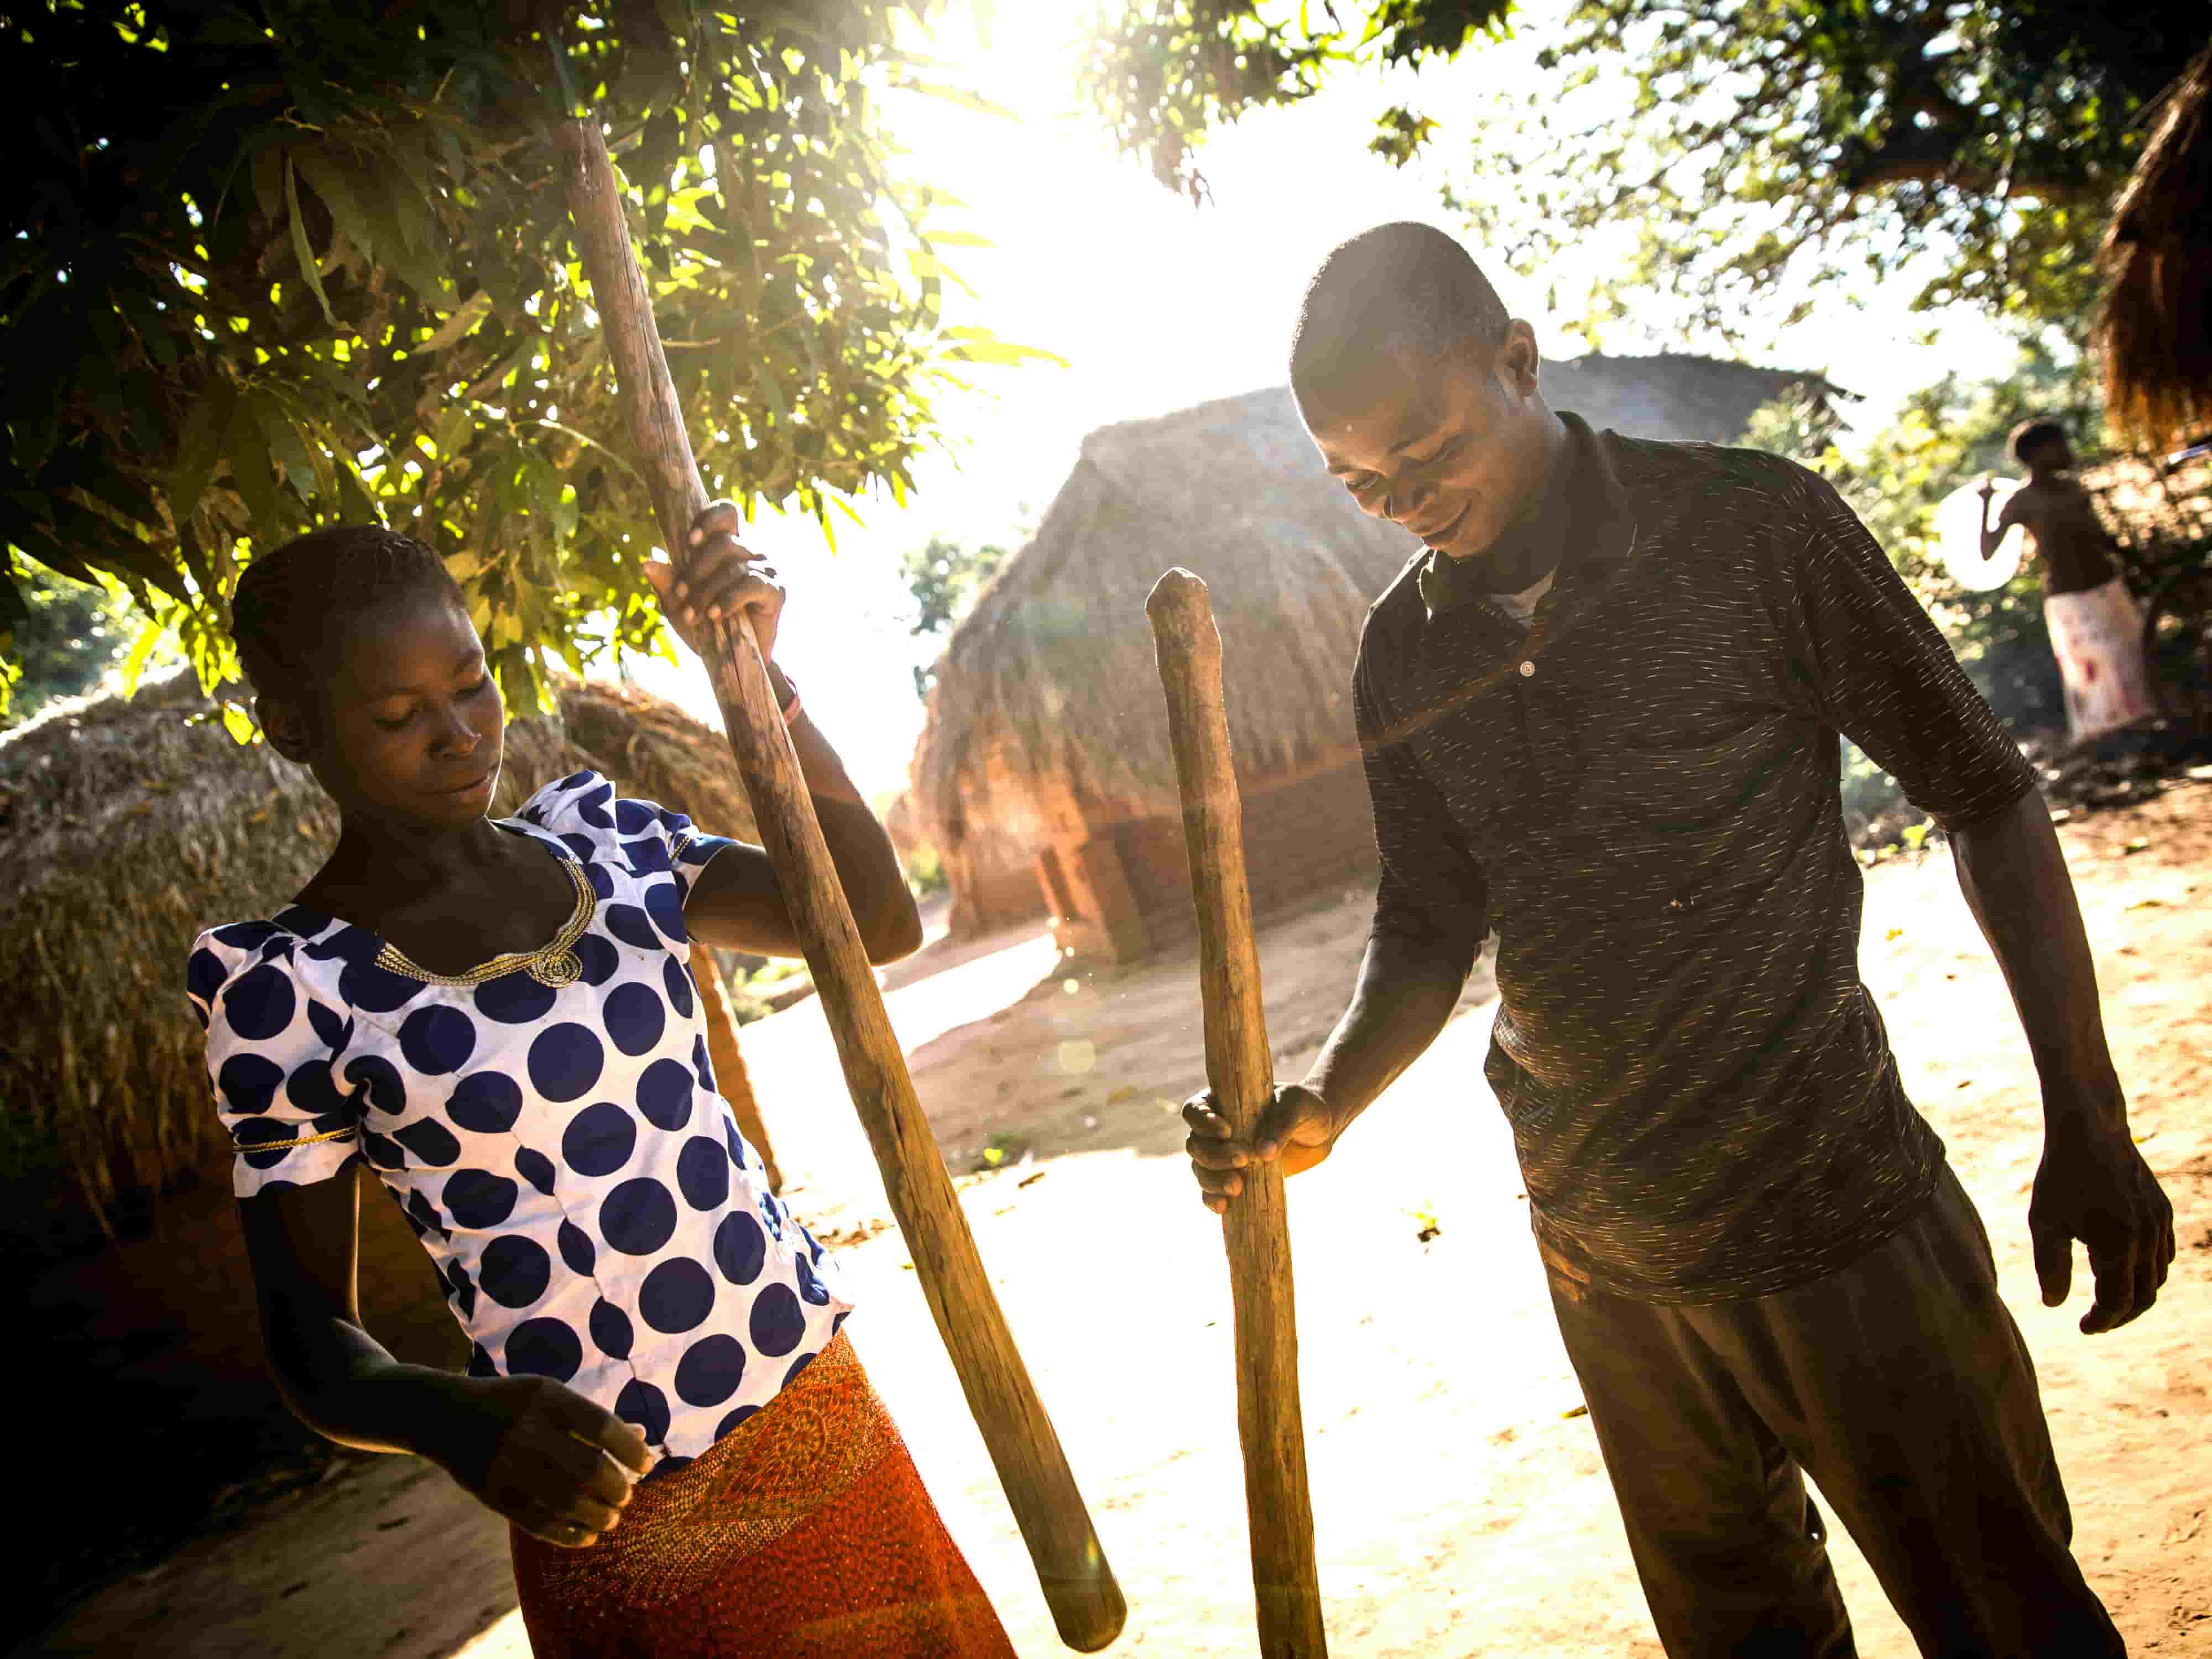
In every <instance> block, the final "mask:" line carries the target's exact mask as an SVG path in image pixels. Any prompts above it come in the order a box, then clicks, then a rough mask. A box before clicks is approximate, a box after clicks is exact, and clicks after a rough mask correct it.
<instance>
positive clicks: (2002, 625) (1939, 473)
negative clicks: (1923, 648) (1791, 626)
mask: <svg viewBox="0 0 2212 1659" xmlns="http://www.w3.org/2000/svg"><path fill="white" fill-rule="evenodd" d="M2031 416H2033V417H2034V418H2037V419H2042V420H2054V421H2057V422H2058V423H2059V424H2060V425H2062V426H2063V427H2064V428H2066V429H2067V431H2068V433H2069V435H2070V436H2071V437H2072V439H2073V441H2074V443H2075V447H2076V448H2077V449H2078V450H2079V451H2081V453H2086V454H2093V453H2096V452H2098V451H2100V449H2102V448H2103V447H2105V442H2106V428H2105V425H2104V419H2103V416H2102V414H2101V412H2100V406H2099V401H2098V395H2097V390H2096V386H2095V384H2094V380H2093V376H2092V373H2091V370H2090V368H2088V366H2087V365H2086V364H2084V363H2082V362H2079V361H2075V362H2069V363H2060V362H2057V361H2055V360H2054V359H2053V358H2052V356H2051V355H2050V353H2049V352H2048V351H2047V350H2045V349H2042V348H2041V347H2040V346H2038V345H2033V344H2031V345H2030V346H2028V347H2027V348H2026V349H2024V350H2023V351H2022V354H2021V358H2020V361H2019V362H2018V363H2017V364H2016V365H2015V368H2014V370H2013V372H2012V373H2011V374H2008V375H2007V376H2005V377H2004V378H2002V379H2001V380H1987V381H1966V380H1960V379H1959V378H1958V377H1956V376H1946V377H1945V378H1944V379H1942V380H1939V381H1937V382H1936V384H1935V385H1933V386H1926V387H1923V388H1922V389H1921V390H1920V391H1918V392H1914V393H1912V394H1911V396H1910V397H1908V398H1906V399H1905V403H1904V405H1903V407H1902V408H1900V409H1899V411H1898V413H1897V415H1896V416H1895V417H1894V418H1893V420H1892V421H1891V422H1889V424H1888V425H1887V426H1885V427H1884V428H1882V429H1881V431H1879V432H1877V433H1875V435H1873V437H1872V438H1871V439H1869V441H1867V442H1866V444H1865V445H1864V447H1863V448H1862V449H1859V450H1858V451H1857V453H1854V454H1852V455H1850V456H1846V455H1845V454H1844V452H1843V451H1842V450H1840V449H1838V447H1836V446H1835V444H1834V443H1833V442H1832V441H1823V440H1813V441H1808V435H1807V434H1806V432H1805V431H1804V429H1803V421H1802V416H1800V414H1799V413H1798V412H1797V410H1796V409H1795V408H1793V407H1792V406H1790V405H1787V404H1778V405H1770V406H1769V407H1768V408H1767V409H1765V410H1761V411H1760V412H1759V415H1758V416H1755V417H1754V418H1753V422H1752V427H1751V429H1750V431H1749V432H1748V433H1747V435H1746V438H1745V441H1746V442H1747V443H1749V444H1751V445H1753V447H1758V448H1761V449H1771V450H1774V451H1777V452H1778V453H1784V454H1789V455H1793V456H1795V457H1796V458H1797V459H1800V460H1802V461H1804V462H1806V463H1807V464H1808V465H1811V466H1813V467H1814V469H1815V470H1816V471H1820V472H1821V473H1822V474H1823V475H1824V476H1825V477H1827V478H1828V479H1829V480H1830V481H1831V482H1832V483H1834V484H1835V485H1836V487H1837V489H1838V491H1839V492H1840V493H1841V494H1842V495H1843V496H1844V500H1845V501H1848V502H1849V503H1850V507H1851V509H1852V510H1853V511H1854V512H1856V513H1857V514H1858V515H1859V517H1860V518H1861V519H1862V520H1863V521H1864V522H1865V524H1866V526H1867V527H1868V528H1869V530H1870V531H1872V532H1874V536H1875V540H1876V541H1878V542H1880V543H1881V545H1882V547H1883V548H1884V549H1885V550H1887V552H1888V554H1889V556H1890V560H1891V562H1893V564H1895V565H1896V567H1897V569H1898V574H1899V575H1901V576H1903V577H1904V579H1905V585H1906V586H1908V587H1910V588H1911V590H1912V592H1913V595H1914V597H1915V598H1917V599H1918V600H1919V601H1920V603H1921V604H1922V605H1923V606H1924V607H1925V608H1926V610H1927V611H1928V612H1929V615H1930V616H1931V617H1934V618H1935V620H1936V623H1937V625H1938V626H1940V627H1941V628H1942V629H1943V632H1944V635H1945V637H1947V638H1948V640H1949V641H1951V645H1952V648H1953V649H1954V651H1956V652H1957V653H1958V655H1959V660H1960V663H1961V664H1962V665H1964V666H1965V668H1966V671H1967V673H1968V675H1969V676H1971V677H1972V678H1973V680H1974V682H1975V684H1976V685H1977V686H1978V688H1979V689H1980V690H1981V692H1982V694H1983V695H1984V696H1986V697H1987V698H1988V699H1989V700H1990V703H1991V705H1992V706H1993V707H1994V708H1996V710H1997V712H1998V713H1999V714H2002V715H2003V716H2004V717H2005V718H2006V719H2007V720H2010V721H2012V722H2013V723H2014V724H2015V725H2016V726H2025V727H2033V726H2039V725H2047V724H2050V723H2051V722H2054V721H2057V720H2062V719H2063V717H2064V706H2063V702H2061V701H2060V698H2059V689H2058V678H2057V669H2056V666H2055V665H2054V662H2053V660H2052V658H2051V638H2050V634H2049V632H2048V630H2047V629H2045V626H2044V621H2043V581H2042V572H2041V570H2040V568H2039V566H2038V565H2037V564H2036V562H2034V561H2033V559H2030V560H2027V561H2026V562H2023V564H2022V566H2021V571H2020V574H2018V575H2016V576H2015V577H2014V578H2013V580H2011V581H2009V582H2008V583H2007V584H2005V586H2002V587H1999V588H1993V589H1990V590H1987V591H1983V592H1977V591H1973V590H1971V589H1966V588H1961V587H1960V586H1958V585H1957V584H1956V583H1955V582H1954V581H1953V580H1951V578H1950V576H1949V574H1948V573H1947V572H1946V571H1945V569H1944V568H1943V565H1942V561H1941V559H1940V557H1939V556H1938V551H1937V549H1936V544H1935V541H1934V513H1935V510H1936V505H1937V503H1939V502H1940V501H1942V500H1943V498H1944V497H1945V496H1947V495H1950V494H1951V493H1952V491H1954V490H1955V489H1959V488H1960V487H1961V486H1962V485H1965V484H1968V483H1973V482H1974V481H1975V480H1977V479H1978V478H1981V477H1984V475H1987V474H1990V473H1996V474H2017V473H2018V472H2019V471H2020V467H2019V464H2018V463H2017V462H2016V461H2015V460H2014V459H2013V457H2012V453H2011V450H2010V447H2009V441H2010V437H2011V434H2012V431H2013V428H2015V427H2016V426H2018V425H2019V424H2020V422H2022V421H2025V420H2027V419H2029V418H2030V417H2031ZM2015 533H2019V532H2015Z"/></svg>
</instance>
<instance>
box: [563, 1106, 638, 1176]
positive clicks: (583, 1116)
mask: <svg viewBox="0 0 2212 1659" xmlns="http://www.w3.org/2000/svg"><path fill="white" fill-rule="evenodd" d="M636 1147H637V1120H636V1119H635V1118H633V1117H632V1116H631V1115H629V1113H628V1112H625V1111H624V1110H623V1109H622V1108H621V1107H619V1106H617V1105H616V1104H615V1103H614V1102H612V1101H611V1100H603V1101H600V1102H599V1103H598V1104H597V1105H594V1106H586V1108H584V1109H583V1110H582V1111H580V1112H579V1113H577V1114H576V1115H575V1116H574V1117H573V1118H571V1119H570V1120H569V1121H568V1128H567V1129H565V1130H563V1131H562V1135H561V1161H562V1163H564V1164H567V1165H568V1167H569V1168H570V1169H572V1170H574V1171H575V1172H576V1173H577V1174H578V1175H580V1176H605V1175H612V1174H613V1173H614V1172H615V1171H616V1170H619V1169H621V1168H622V1166H623V1164H627V1163H629V1155H630V1153H631V1152H634V1151H635V1150H636Z"/></svg>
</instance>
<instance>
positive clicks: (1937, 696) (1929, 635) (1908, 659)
mask: <svg viewBox="0 0 2212 1659" xmlns="http://www.w3.org/2000/svg"><path fill="white" fill-rule="evenodd" d="M1784 465H1787V466H1788V467H1789V470H1790V478H1789V480H1788V481H1787V483H1785V485H1784V500H1785V502H1786V503H1787V507H1788V509H1789V510H1787V511H1785V512H1784V513H1783V514H1782V516H1781V518H1780V520H1779V522H1778V526H1777V531H1778V541H1779V544H1780V545H1779V546H1778V556H1779V557H1780V559H1781V561H1782V562H1783V564H1784V569H1785V571H1786V573H1787V580H1788V581H1789V583H1790V602H1789V603H1788V605H1786V606H1785V607H1784V609H1785V612H1786V621H1785V631H1787V632H1788V633H1789V634H1790V635H1791V637H1790V653H1791V656H1792V658H1793V659H1794V661H1795V662H1796V665H1797V666H1798V667H1799V668H1800V669H1801V670H1802V672H1803V674H1804V676H1805V678H1807V679H1808V681H1809V682H1810V684H1811V685H1812V687H1813V690H1814V696H1815V697H1816V698H1817V700H1818V702H1819V704H1820V709H1821V712H1822V713H1823V714H1825V715H1826V717H1827V718H1828V720H1831V721H1832V723H1833V724H1834V726H1836V728H1837V730H1838V731H1840V732H1842V733H1843V734H1844V736H1845V737H1847V738H1850V740H1851V741H1852V742H1854V743H1856V744H1858V746H1859V747H1860V748H1861V749H1863V750H1865V751H1866V752H1867V754H1868V755H1869V757H1871V758H1872V759H1873V760H1874V762H1875V764H1876V765H1878V766H1880V767H1881V769H1883V770H1884V771H1886V772H1887V773H1889V774H1890V775H1891V776H1893V777H1894V778H1895V779H1896V780H1897V781H1898V784H1899V787H1901V788H1902V789H1903V790H1904V791H1905V798H1906V799H1909V800H1910V801H1911V803H1912V804H1913V805H1915V806H1917V807H1918V808H1919V809H1920V810H1921V811H1923V812H1925V813H1927V814H1928V815H1929V817H1932V818H1934V819H1935V820H1936V823H1938V824H1940V825H1942V827H1943V828H1944V829H1956V828H1958V827H1959V826H1960V825H1963V824H1968V823H1974V822H1976V821H1977V820H1978V819H1981V818H1984V817H1989V816H1990V814H1992V813H1994V812H1996V811H1999V810H2001V809H2002V808H2004V807H2006V806H2009V805H2012V803H2013V802H2015V801H2016V800H2018V799H2020V798H2021V796H2022V795H2024V794H2026V793H2027V792H2028V791H2029V790H2030V789H2032V788H2033V787H2035V770H2034V769H2033V767H2032V766H2030V765H2029V764H2028V763H2027V759H2026V758H2025V757H2023V756H2022V755H2021V752H2020V745H2019V744H2017V743H2015V741H2014V740H2013V738H2012V737H2011V735H2010V734H2009V733H2008V732H2006V730H2005V729H2004V726H2003V725H2002V723H2001V722H2000V721H1999V720H1998V719H1997V717H1996V714H1994V713H1993V712H1992V711H1991V710H1990V706H1989V704H1988V703H1987V702H1984V700H1983V698H1982V695H1981V693H1980V692H1978V691H1977V690H1974V686H1973V683H1972V681H1971V680H1969V679H1968V678H1966V671H1965V670H1964V669H1962V668H1960V666H1959V659H1958V658H1957V657H1955V656H1954V655H1953V654H1952V651H1951V647H1950V646H1949V644H1948V642H1947V641H1945V640H1944V638H1943V635H1942V632H1941V631H1940V630H1938V629H1937V628H1936V624H1935V623H1933V622H1931V621H1930V620H1929V617H1928V613H1927V612H1926V611H1923V609H1922V608H1921V606H1920V603H1919V601H1918V600H1917V599H1914V598H1913V596H1912V592H1911V589H1909V588H1907V587H1906V586H1905V583H1904V580H1902V579H1901V578H1900V577H1899V575H1898V574H1897V571H1896V569H1895V568H1894V567H1893V566H1892V565H1891V563H1890V562H1889V559H1888V556H1887V555H1885V554H1884V553H1883V552H1882V550H1881V546H1880V544H1877V543H1876V542H1875V538H1874V537H1873V536H1872V535H1871V534H1870V533H1869V532H1868V530H1867V527H1866V526H1864V525H1863V524H1862V523H1860V522H1859V519H1858V515H1857V513H1853V512H1852V511H1851V509H1850V507H1849V506H1847V505H1846V504H1845V503H1844V499H1843V497H1842V496H1840V495H1838V494H1837V493H1836V490H1835V488H1834V486H1833V485H1832V484H1830V483H1828V482H1827V481H1826V479H1824V478H1822V477H1820V476H1819V475H1818V474H1817V473H1814V472H1813V471H1809V470H1808V469H1806V468H1804V467H1802V466H1798V465H1796V464H1795V463H1784Z"/></svg>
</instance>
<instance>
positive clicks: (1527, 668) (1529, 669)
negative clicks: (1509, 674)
mask: <svg viewBox="0 0 2212 1659" xmlns="http://www.w3.org/2000/svg"><path fill="white" fill-rule="evenodd" d="M1535 671H1536V665H1535V664H1534V663H1533V662H1524V663H1522V665H1521V678H1522V679H1524V680H1525V679H1527V678H1528V676H1530V675H1531V674H1533V673H1534V672H1535Z"/></svg>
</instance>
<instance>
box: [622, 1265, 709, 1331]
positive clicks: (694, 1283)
mask: <svg viewBox="0 0 2212 1659" xmlns="http://www.w3.org/2000/svg"><path fill="white" fill-rule="evenodd" d="M637 1310H638V1312H639V1314H641V1316H643V1317H644V1320H645V1322H646V1323H647V1324H648V1325H650V1326H652V1327H653V1329H655V1330H656V1331H659V1332H662V1333H664V1334H676V1333H678V1332H683V1331H696V1330H697V1329H698V1328H699V1327H700V1326H702V1325H703V1324H705V1323H706V1322H707V1316H708V1314H710V1313H712V1312H713V1311H714V1277H713V1275H711V1274H710V1273H708V1271H707V1270H706V1269H705V1268H704V1267H701V1266H700V1265H699V1264H698V1263H697V1262H696V1261H693V1260H692V1259H691V1258H690V1256H688V1255H679V1256H674V1257H671V1259H670V1260H668V1261H664V1262H662V1263H661V1264H660V1265H659V1267H655V1268H654V1269H653V1271H652V1272H651V1273H647V1275H646V1276H645V1280H644V1282H643V1283H642V1284H641V1285H639V1286H638V1292H637Z"/></svg>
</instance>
